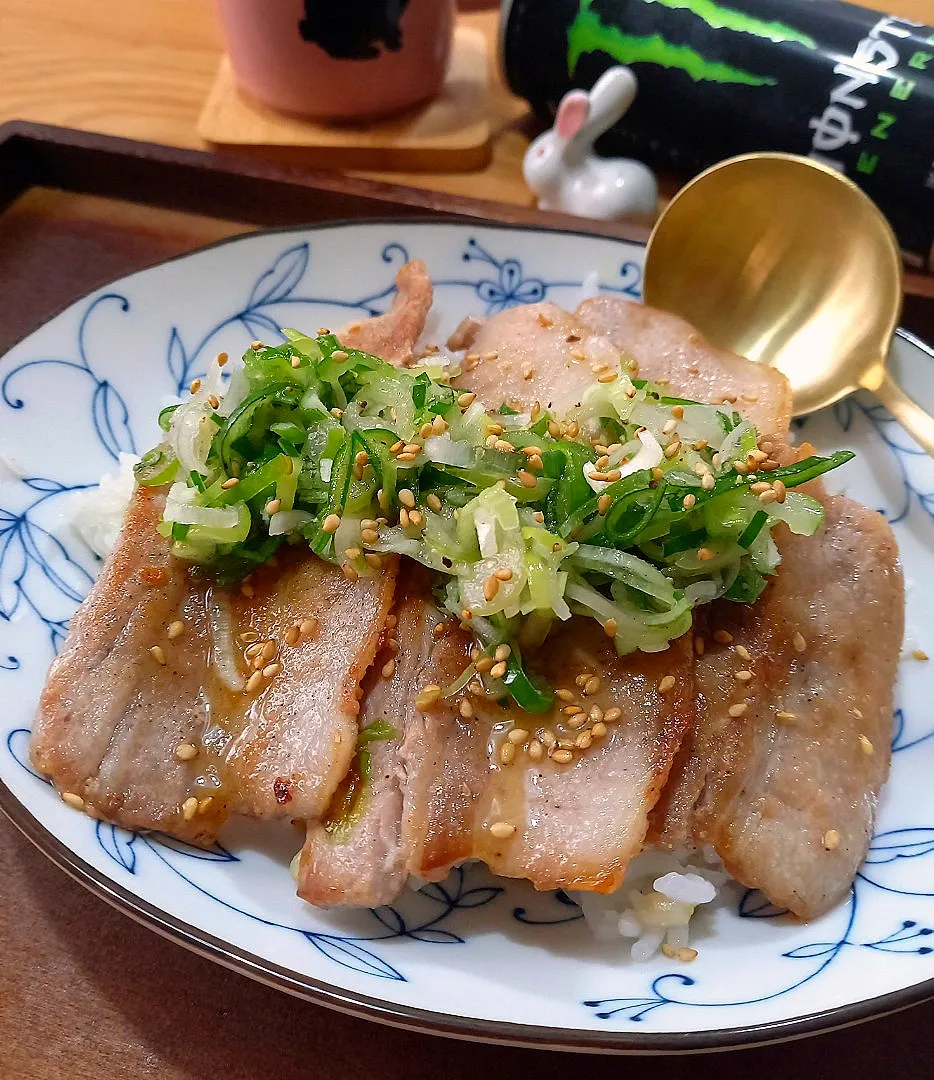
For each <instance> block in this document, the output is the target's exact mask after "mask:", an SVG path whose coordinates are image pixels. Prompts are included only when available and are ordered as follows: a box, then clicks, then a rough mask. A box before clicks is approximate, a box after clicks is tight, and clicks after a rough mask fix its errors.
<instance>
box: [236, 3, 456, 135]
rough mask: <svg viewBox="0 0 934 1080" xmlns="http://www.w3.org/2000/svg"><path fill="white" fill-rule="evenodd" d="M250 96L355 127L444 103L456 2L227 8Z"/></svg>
mask: <svg viewBox="0 0 934 1080" xmlns="http://www.w3.org/2000/svg"><path fill="white" fill-rule="evenodd" d="M217 8H218V12H219V14H220V19H221V24H222V26H223V30H224V36H225V37H226V39H227V50H228V53H229V55H230V60H231V64H232V65H233V70H234V75H235V77H236V80H237V84H238V86H239V87H240V89H241V90H243V91H245V92H246V93H247V94H249V95H252V96H253V97H255V98H258V99H259V100H260V101H262V102H263V103H264V104H266V105H271V106H272V107H273V108H275V109H279V110H281V111H283V112H288V113H295V114H298V115H301V116H307V117H311V118H313V119H317V120H351V119H358V118H361V117H369V116H381V115H385V114H387V113H393V112H398V111H400V110H402V109H405V108H408V107H409V106H410V105H415V104H417V103H418V102H420V101H425V100H427V99H428V98H430V97H432V96H433V95H435V94H436V93H437V92H438V91H439V90H440V88H441V86H442V84H443V82H444V73H445V68H446V66H447V62H448V55H449V53H450V50H451V39H452V37H453V33H454V0H304V2H303V0H217Z"/></svg>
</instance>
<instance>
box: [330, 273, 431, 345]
mask: <svg viewBox="0 0 934 1080" xmlns="http://www.w3.org/2000/svg"><path fill="white" fill-rule="evenodd" d="M432 294H433V290H432V286H431V278H430V277H429V276H428V271H427V270H426V269H425V264H424V263H423V262H422V261H421V260H420V259H415V260H413V261H412V262H408V263H406V264H405V266H403V267H402V269H401V270H400V271H399V273H398V274H396V295H395V296H394V297H393V298H392V306H391V307H390V309H389V311H387V312H386V314H385V315H377V316H376V317H374V318H372V319H365V320H363V321H362V322H356V323H351V324H350V325H349V326H347V327H345V328H344V329H343V330H339V331H338V332H337V336H338V338H339V339H340V342H341V344H342V345H345V346H347V348H350V349H362V350H363V351H364V352H368V353H372V354H373V355H374V356H378V357H380V358H381V359H383V360H385V361H387V363H390V364H397V365H398V364H404V363H407V362H408V361H410V360H411V359H412V352H413V350H414V348H415V343H416V341H418V338H419V336H420V334H421V333H422V331H423V330H424V329H425V320H426V319H427V318H428V311H429V309H430V308H431V299H432Z"/></svg>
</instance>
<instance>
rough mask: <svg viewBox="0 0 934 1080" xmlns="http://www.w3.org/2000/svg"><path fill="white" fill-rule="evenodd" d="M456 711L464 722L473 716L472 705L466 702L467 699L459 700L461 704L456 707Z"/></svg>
mask: <svg viewBox="0 0 934 1080" xmlns="http://www.w3.org/2000/svg"><path fill="white" fill-rule="evenodd" d="M458 711H459V712H460V714H461V716H463V718H464V719H465V720H469V719H470V718H471V717H472V716H473V715H474V709H473V705H471V704H470V702H469V701H468V700H467V698H461V703H460V705H459V706H458Z"/></svg>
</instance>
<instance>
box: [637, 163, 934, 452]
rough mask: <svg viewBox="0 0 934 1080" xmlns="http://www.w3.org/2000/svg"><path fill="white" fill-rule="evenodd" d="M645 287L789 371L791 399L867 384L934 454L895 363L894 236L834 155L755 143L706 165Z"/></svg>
mask: <svg viewBox="0 0 934 1080" xmlns="http://www.w3.org/2000/svg"><path fill="white" fill-rule="evenodd" d="M643 293H644V298H645V302H646V304H651V305H652V306H653V307H659V308H663V309H664V310H666V311H671V312H674V313H675V314H676V315H680V316H681V317H682V318H684V319H687V321H688V322H690V323H691V324H693V325H694V326H696V327H697V329H698V330H700V332H701V333H702V334H703V335H704V336H705V337H706V338H707V339H708V340H709V341H710V342H712V343H713V344H714V345H719V346H720V347H722V348H726V349H731V350H732V351H733V352H736V353H739V354H740V355H741V356H748V357H749V359H750V360H758V361H761V362H763V363H766V364H773V365H774V366H775V367H777V368H778V369H779V371H782V372H784V374H785V375H786V376H787V377H788V380H789V382H790V383H791V387H792V391H793V395H794V411H795V413H797V414H799V415H800V414H804V413H810V412H814V411H815V410H816V409H822V408H825V407H826V406H827V405H831V404H833V402H835V401H839V400H840V399H841V398H843V397H845V396H846V395H847V394H851V393H852V392H853V391H854V390H857V389H859V388H863V389H865V390H871V391H872V392H873V393H874V394H875V395H876V397H878V399H879V400H880V401H881V402H882V403H883V404H884V405H885V406H886V408H887V409H888V410H889V411H890V412H891V413H892V415H893V416H895V417H896V419H897V420H898V421H899V423H900V424H901V425H902V426H903V427H904V428H905V430H906V431H908V432H909V433H910V434H911V435H913V436H914V438H915V439H916V440H917V441H918V443H920V445H921V446H923V447H924V449H925V450H926V451H927V452H928V453H929V454H931V455H932V456H934V417H931V416H929V415H928V413H927V412H925V410H924V409H922V408H921V406H920V405H917V404H916V403H915V402H914V401H912V400H911V398H909V397H908V395H907V394H906V393H905V392H904V391H903V390H902V389H901V388H900V387H899V386H897V385H896V384H895V382H894V381H893V379H892V376H891V375H890V374H889V372H888V371H887V370H886V360H887V357H888V351H889V345H890V343H891V340H892V335H893V333H894V332H895V328H896V326H897V325H898V319H899V315H900V313H901V305H902V260H901V254H900V252H899V249H898V243H897V241H896V239H895V236H894V234H893V233H892V230H891V228H890V227H889V224H888V222H887V221H886V220H885V218H884V217H883V216H882V214H881V213H880V212H879V210H878V209H877V208H876V206H875V204H874V203H873V202H872V200H871V199H869V197H868V196H867V195H865V194H864V193H863V192H862V191H861V190H860V189H859V188H858V187H857V186H856V185H855V184H854V183H853V182H852V181H851V180H848V179H847V178H846V177H845V176H843V175H841V174H840V173H838V172H836V171H835V170H834V169H832V168H830V167H829V166H826V165H822V164H820V163H818V162H816V161H813V160H811V159H810V158H806V157H797V156H796V155H793V154H776V153H757V154H745V155H743V156H742V157H735V158H730V159H729V160H728V161H723V162H720V163H719V164H718V165H714V166H713V167H712V168H710V169H707V171H706V172H703V173H701V174H700V176H698V177H696V178H695V179H694V180H692V181H691V182H690V183H689V184H687V185H686V186H685V187H683V188H682V189H681V191H680V192H679V193H678V194H677V195H676V196H675V198H674V199H673V200H672V201H671V203H669V205H668V207H667V209H666V210H665V212H664V213H663V214H662V216H661V217H660V218H659V220H658V222H657V224H656V226H655V228H654V230H653V232H652V235H651V237H650V239H649V244H648V250H647V251H646V260H645V280H644V285H643Z"/></svg>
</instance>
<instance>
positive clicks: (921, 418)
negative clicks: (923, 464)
mask: <svg viewBox="0 0 934 1080" xmlns="http://www.w3.org/2000/svg"><path fill="white" fill-rule="evenodd" d="M872 390H873V393H874V394H875V395H876V397H877V398H878V399H879V400H880V401H881V402H882V404H883V405H884V406H885V407H886V408H887V409H888V410H889V412H890V413H891V414H892V415H893V416H894V417H895V419H896V420H897V421H898V422H899V423H900V424H901V425H902V427H903V428H904V429H905V430H906V431H907V432H908V434H909V435H910V436H911V437H912V438H913V439H914V440H915V442H917V443H918V444H919V445H920V446H922V447H923V448H924V449H925V450H926V451H927V452H928V453H929V454H930V455H931V457H934V416H931V415H930V413H928V412H925V410H924V409H922V408H921V406H920V405H918V404H917V402H914V401H912V400H911V398H910V397H909V396H908V395H907V394H906V393H905V391H904V390H902V388H901V387H900V386H899V385H898V384H897V383H896V382H895V380H894V379H893V378H892V376H891V375H889V373H888V372H886V373H885V375H883V377H882V382H881V383H880V384H879V385H878V386H874V387H872Z"/></svg>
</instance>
